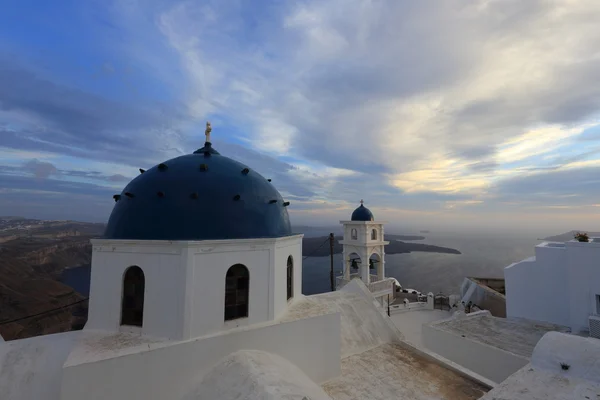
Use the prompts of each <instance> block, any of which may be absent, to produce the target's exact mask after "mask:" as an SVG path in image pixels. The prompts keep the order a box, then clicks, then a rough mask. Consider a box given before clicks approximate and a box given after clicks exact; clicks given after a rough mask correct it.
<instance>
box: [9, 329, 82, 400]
mask: <svg viewBox="0 0 600 400" xmlns="http://www.w3.org/2000/svg"><path fill="white" fill-rule="evenodd" d="M82 335H84V333H83V332H82V331H75V332H65V333H57V334H54V335H45V336H37V337H33V338H28V339H22V340H12V341H8V342H1V341H0V399H2V400H55V399H58V398H59V396H60V382H61V376H62V367H63V364H64V362H65V360H66V359H67V357H68V355H69V353H70V352H71V350H72V348H73V346H75V344H76V343H77V341H78V340H79V338H80V337H81V336H82Z"/></svg>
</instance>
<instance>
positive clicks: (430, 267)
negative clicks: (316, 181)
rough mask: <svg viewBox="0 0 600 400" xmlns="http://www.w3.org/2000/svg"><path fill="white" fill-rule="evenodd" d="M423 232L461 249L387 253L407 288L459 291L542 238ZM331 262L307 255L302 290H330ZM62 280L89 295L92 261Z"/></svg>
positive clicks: (338, 258)
mask: <svg viewBox="0 0 600 400" xmlns="http://www.w3.org/2000/svg"><path fill="white" fill-rule="evenodd" d="M320 234H322V233H320ZM406 234H409V233H406ZM410 234H414V232H412V233H410ZM421 235H423V236H425V237H426V238H425V239H424V240H418V241H414V242H416V243H425V244H432V245H436V246H443V247H450V248H453V249H457V250H459V251H460V252H461V253H462V254H441V253H422V252H413V253H408V254H386V255H385V261H386V263H385V266H386V276H390V277H394V278H396V279H397V280H398V282H400V284H401V285H402V287H404V288H411V289H416V290H418V291H420V292H424V293H427V292H434V293H440V292H441V293H444V294H453V293H456V294H457V293H459V292H460V285H461V283H462V281H463V279H464V278H465V277H468V276H470V277H486V278H503V277H504V275H503V269H504V267H506V266H508V265H510V264H512V263H513V262H517V261H520V260H523V259H525V258H527V257H530V256H532V255H534V246H535V245H536V244H539V243H540V241H539V240H538V239H537V238H536V237H528V236H526V235H519V236H515V235H509V234H494V233H488V234H465V233H461V234H459V233H436V232H429V233H423V234H421ZM306 236H312V235H309V234H307V235H306ZM333 266H334V276H340V275H341V274H342V255H341V254H335V255H334V256H333ZM330 268H331V262H330V257H329V256H327V257H307V258H305V259H304V260H303V265H302V283H303V285H302V286H303V288H302V292H303V294H305V295H311V294H317V293H324V292H328V291H330V290H331V284H330V275H329V272H330ZM61 281H62V282H63V283H65V284H67V285H69V286H71V287H72V288H74V289H75V290H76V291H77V292H79V293H81V294H82V295H84V296H88V295H89V290H90V266H89V265H82V266H75V267H72V268H68V269H65V270H64V271H63V273H62V276H61Z"/></svg>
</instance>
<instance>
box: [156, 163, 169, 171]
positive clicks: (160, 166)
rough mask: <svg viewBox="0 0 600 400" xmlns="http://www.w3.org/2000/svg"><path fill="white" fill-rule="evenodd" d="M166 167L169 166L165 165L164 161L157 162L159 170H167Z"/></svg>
mask: <svg viewBox="0 0 600 400" xmlns="http://www.w3.org/2000/svg"><path fill="white" fill-rule="evenodd" d="M167 168H169V167H167V164H165V163H160V164H158V169H159V170H160V171H166V170H167Z"/></svg>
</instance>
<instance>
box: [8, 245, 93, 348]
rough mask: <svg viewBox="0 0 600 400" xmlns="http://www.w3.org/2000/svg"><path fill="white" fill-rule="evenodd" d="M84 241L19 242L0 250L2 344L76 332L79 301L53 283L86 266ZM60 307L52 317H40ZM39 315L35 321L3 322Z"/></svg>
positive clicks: (88, 254) (84, 306) (82, 306)
mask: <svg viewBox="0 0 600 400" xmlns="http://www.w3.org/2000/svg"><path fill="white" fill-rule="evenodd" d="M89 239H90V237H89V236H87V237H86V236H72V237H61V238H60V239H48V238H19V239H14V240H9V241H6V242H4V243H2V244H1V245H0V334H1V335H2V336H3V337H4V339H5V340H12V339H21V338H26V337H30V336H36V335H42V334H49V333H57V332H65V331H69V330H71V329H72V328H73V327H81V326H82V323H83V321H82V317H74V316H73V314H76V315H83V316H84V317H83V318H85V315H87V312H86V311H87V303H86V302H85V301H83V302H81V303H79V304H78V305H76V306H70V307H66V306H68V305H70V304H72V303H75V302H78V301H80V300H84V297H83V296H81V295H80V294H79V293H77V292H75V291H74V290H73V289H72V288H70V287H69V286H66V285H64V284H62V283H60V282H59V281H58V278H59V277H60V274H61V273H62V271H63V270H64V269H65V268H67V267H70V266H76V265H84V264H89V263H91V256H92V249H91V245H90V242H89ZM60 307H66V308H63V309H60V310H57V311H53V312H49V313H45V312H46V311H48V310H53V309H56V308H60ZM38 313H43V314H42V315H39V316H34V317H31V318H26V319H22V320H19V321H16V322H9V321H12V320H14V319H21V318H23V317H27V316H31V315H35V314H38Z"/></svg>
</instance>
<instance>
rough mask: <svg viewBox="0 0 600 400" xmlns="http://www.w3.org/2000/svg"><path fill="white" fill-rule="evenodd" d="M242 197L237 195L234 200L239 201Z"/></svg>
mask: <svg viewBox="0 0 600 400" xmlns="http://www.w3.org/2000/svg"><path fill="white" fill-rule="evenodd" d="M240 197H241V196H240V195H239V194H236V195H235V196H233V200H235V201H238V200H239V199H240Z"/></svg>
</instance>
